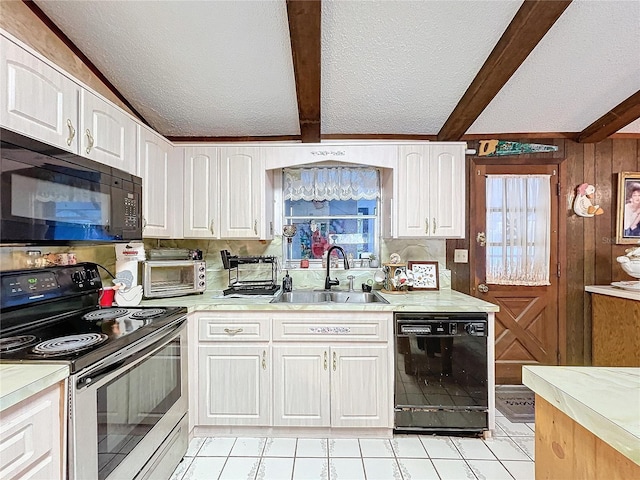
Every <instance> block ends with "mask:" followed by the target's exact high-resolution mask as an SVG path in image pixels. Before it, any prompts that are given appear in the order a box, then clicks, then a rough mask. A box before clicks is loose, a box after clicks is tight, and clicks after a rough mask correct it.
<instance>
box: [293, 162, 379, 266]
mask: <svg viewBox="0 0 640 480" xmlns="http://www.w3.org/2000/svg"><path fill="white" fill-rule="evenodd" d="M283 199H284V202H283V205H284V215H283V220H284V222H283V225H284V227H283V231H284V237H285V241H284V258H285V266H286V267H294V266H298V265H300V261H301V260H308V261H309V265H310V266H312V267H313V266H321V265H322V264H323V254H324V253H325V252H326V251H327V250H328V249H329V247H330V246H332V245H339V246H341V247H342V248H344V250H345V252H346V253H347V258H348V259H349V261H350V264H351V266H353V267H356V268H357V267H364V268H367V267H369V260H368V258H369V257H370V256H371V255H376V256H377V255H378V248H379V247H378V238H379V228H380V227H379V224H380V222H379V218H378V212H379V211H380V174H379V172H378V170H377V169H375V168H371V167H315V168H291V169H285V170H284V171H283ZM287 225H293V226H294V227H287ZM334 253H336V254H337V252H336V251H335V250H334ZM340 264H342V262H340Z"/></svg>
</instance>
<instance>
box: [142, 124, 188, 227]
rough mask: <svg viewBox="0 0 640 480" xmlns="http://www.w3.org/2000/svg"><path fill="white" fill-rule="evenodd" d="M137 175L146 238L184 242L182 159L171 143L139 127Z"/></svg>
mask: <svg viewBox="0 0 640 480" xmlns="http://www.w3.org/2000/svg"><path fill="white" fill-rule="evenodd" d="M138 128H139V130H140V132H139V139H138V145H139V151H138V175H139V176H140V177H142V192H143V201H142V216H143V222H142V225H143V230H142V235H143V236H144V237H154V238H182V201H183V200H182V192H183V188H182V175H183V169H182V158H180V157H179V156H178V155H175V154H174V148H173V145H172V144H171V143H169V142H168V141H167V140H165V139H164V138H163V137H162V136H160V135H158V134H157V133H155V132H154V131H152V130H149V129H147V128H145V127H138Z"/></svg>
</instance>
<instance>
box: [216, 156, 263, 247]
mask: <svg viewBox="0 0 640 480" xmlns="http://www.w3.org/2000/svg"><path fill="white" fill-rule="evenodd" d="M259 153H260V149H259V148H258V147H222V148H220V220H221V225H220V237H221V238H255V239H258V238H260V230H261V229H262V228H263V225H262V221H263V219H261V218H259V213H260V208H259V203H260V202H261V197H262V188H261V175H262V174H263V172H262V168H261V165H260V158H259Z"/></svg>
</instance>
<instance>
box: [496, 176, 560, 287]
mask: <svg viewBox="0 0 640 480" xmlns="http://www.w3.org/2000/svg"><path fill="white" fill-rule="evenodd" d="M549 180H550V176H549V175H487V179H486V194H487V199H486V202H487V226H486V229H487V232H486V234H487V248H486V251H487V259H486V260H487V265H486V277H487V278H486V281H487V283H493V284H499V285H527V286H535V285H550V283H549V259H550V242H551V232H550V229H551V204H550V198H551V195H550V186H549V185H550V181H549Z"/></svg>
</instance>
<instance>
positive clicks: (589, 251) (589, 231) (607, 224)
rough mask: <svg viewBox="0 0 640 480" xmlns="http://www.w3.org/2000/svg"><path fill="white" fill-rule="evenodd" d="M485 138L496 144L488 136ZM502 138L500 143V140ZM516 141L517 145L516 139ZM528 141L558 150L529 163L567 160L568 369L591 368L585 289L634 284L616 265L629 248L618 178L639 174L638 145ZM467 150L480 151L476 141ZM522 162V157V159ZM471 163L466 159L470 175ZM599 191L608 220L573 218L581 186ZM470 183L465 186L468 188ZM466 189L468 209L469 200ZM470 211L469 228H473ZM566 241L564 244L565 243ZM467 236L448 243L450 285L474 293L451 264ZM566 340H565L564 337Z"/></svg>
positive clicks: (563, 215)
mask: <svg viewBox="0 0 640 480" xmlns="http://www.w3.org/2000/svg"><path fill="white" fill-rule="evenodd" d="M486 138H492V136H490V135H488V136H487V137H486ZM499 138H501V137H499ZM514 140H516V139H514ZM517 140H518V141H524V142H527V141H530V142H535V143H543V144H549V145H557V146H558V151H557V152H555V153H553V154H540V155H539V156H535V155H531V156H529V157H530V158H532V160H533V159H535V158H544V157H545V156H553V157H554V158H563V159H564V162H563V167H564V168H563V171H564V173H565V175H564V178H560V181H561V188H562V192H561V204H560V221H561V222H562V221H564V222H565V232H566V235H565V237H566V238H565V239H564V242H562V243H564V244H565V248H564V249H563V250H564V251H561V252H560V255H561V256H564V258H565V259H566V262H565V264H566V265H567V268H565V270H566V271H565V272H563V273H562V275H563V276H564V279H565V281H566V312H561V315H562V314H563V313H564V315H566V325H567V331H566V338H567V345H566V363H567V364H569V365H590V364H591V299H590V295H589V294H587V293H585V291H584V287H585V286H586V285H609V284H610V283H611V282H613V281H619V280H632V278H631V277H629V276H628V275H627V274H626V273H625V272H624V271H623V270H622V269H621V268H620V267H619V266H618V263H617V262H616V257H618V256H619V255H623V254H624V252H625V249H627V248H629V247H630V245H616V243H615V240H616V234H615V228H616V211H617V198H618V197H617V195H618V187H617V185H618V175H617V174H618V173H619V172H625V171H629V172H640V140H639V139H635V138H614V139H608V140H604V141H602V142H600V143H596V144H579V143H576V142H574V141H572V140H568V139H566V138H546V139H545V138H540V136H539V135H538V136H536V138H535V139H529V140H527V139H526V138H521V139H517ZM468 146H469V148H477V143H476V142H474V141H469V142H468ZM520 158H522V157H520ZM471 164H472V157H467V170H468V172H469V174H470V166H471ZM585 182H587V183H590V184H593V185H595V187H596V197H595V201H596V203H597V204H599V205H600V207H602V209H603V210H604V214H602V215H599V216H596V217H592V218H584V217H579V216H578V215H576V214H574V213H573V209H572V203H573V199H574V196H575V191H576V187H577V186H578V185H580V184H581V183H585ZM469 184H470V182H469V181H468V182H467V185H469ZM468 190H469V189H468V188H467V205H469V203H468V202H469V200H468V198H469V195H468ZM468 212H469V208H467V228H468V225H469V221H468ZM561 240H562V239H561ZM469 241H470V240H469V233H468V231H467V235H466V238H465V239H464V240H449V241H447V266H448V268H450V269H451V285H452V288H454V289H455V290H459V291H461V292H464V293H470V291H471V284H470V274H469V265H468V264H457V263H453V251H454V249H456V248H466V249H468V248H469ZM561 336H562V335H561Z"/></svg>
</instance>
